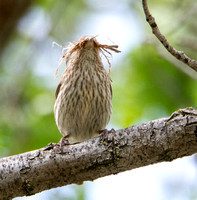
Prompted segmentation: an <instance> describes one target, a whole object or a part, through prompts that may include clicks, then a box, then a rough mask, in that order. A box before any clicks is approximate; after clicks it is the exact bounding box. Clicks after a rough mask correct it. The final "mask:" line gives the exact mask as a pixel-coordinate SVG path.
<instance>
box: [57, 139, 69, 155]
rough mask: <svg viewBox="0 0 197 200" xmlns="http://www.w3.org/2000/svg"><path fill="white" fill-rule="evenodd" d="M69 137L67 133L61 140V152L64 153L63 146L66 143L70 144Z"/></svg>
mask: <svg viewBox="0 0 197 200" xmlns="http://www.w3.org/2000/svg"><path fill="white" fill-rule="evenodd" d="M68 137H69V135H65V136H64V137H62V138H61V140H60V141H59V144H60V153H63V146H64V145H69V144H70V143H69V141H68Z"/></svg>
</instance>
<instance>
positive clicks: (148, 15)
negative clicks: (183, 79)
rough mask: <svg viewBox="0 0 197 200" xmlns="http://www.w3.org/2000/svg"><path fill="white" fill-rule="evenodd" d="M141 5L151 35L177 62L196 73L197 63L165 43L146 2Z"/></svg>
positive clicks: (143, 0)
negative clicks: (150, 29)
mask: <svg viewBox="0 0 197 200" xmlns="http://www.w3.org/2000/svg"><path fill="white" fill-rule="evenodd" d="M142 5H143V9H144V13H145V16H146V21H147V22H148V23H149V25H150V27H151V28H152V32H153V34H154V35H155V36H156V37H157V38H158V39H159V41H160V42H161V43H162V44H163V46H164V47H165V48H166V49H167V50H168V51H169V52H170V53H171V54H172V55H173V56H174V57H176V58H177V59H178V60H180V61H182V62H183V63H185V64H187V65H188V66H189V67H191V68H192V69H193V70H195V71H197V61H196V60H193V59H191V58H189V57H188V56H187V55H186V54H185V53H184V52H183V51H177V50H176V49H175V48H174V47H172V45H171V44H170V43H169V42H168V41H167V39H166V38H165V36H164V35H163V34H162V33H161V32H160V30H159V27H158V25H157V23H156V21H155V19H154V17H153V16H152V15H151V13H150V11H149V8H148V4H147V0H142Z"/></svg>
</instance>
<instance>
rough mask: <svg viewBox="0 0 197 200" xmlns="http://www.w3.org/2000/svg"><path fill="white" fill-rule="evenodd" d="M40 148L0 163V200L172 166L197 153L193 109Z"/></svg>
mask: <svg viewBox="0 0 197 200" xmlns="http://www.w3.org/2000/svg"><path fill="white" fill-rule="evenodd" d="M58 152H59V147H58V146H57V145H56V146H54V145H49V146H47V147H45V148H43V149H39V150H35V151H31V152H27V153H24V154H20V155H15V156H11V157H6V158H3V159H1V160H0V199H10V198H13V197H17V196H24V195H32V194H35V193H38V192H41V191H43V190H47V189H50V188H54V187H59V186H64V185H68V184H72V183H76V184H81V183H83V181H90V180H91V181H92V180H95V179H97V178H100V177H104V176H107V175H110V174H117V173H119V172H123V171H126V170H131V169H134V168H138V167H142V166H146V165H150V164H154V163H158V162H163V161H171V160H173V159H176V158H180V157H183V156H189V155H192V154H194V153H196V152H197V110H195V109H193V108H188V109H182V110H179V111H177V112H175V113H173V115H171V117H169V118H162V119H158V120H155V121H151V122H147V123H144V124H140V125H135V126H131V127H129V128H125V129H121V130H118V131H116V132H115V133H110V134H109V135H108V136H106V137H105V138H101V136H98V137H95V138H93V139H90V140H88V141H85V142H82V143H79V144H75V145H67V146H64V153H63V154H60V153H58Z"/></svg>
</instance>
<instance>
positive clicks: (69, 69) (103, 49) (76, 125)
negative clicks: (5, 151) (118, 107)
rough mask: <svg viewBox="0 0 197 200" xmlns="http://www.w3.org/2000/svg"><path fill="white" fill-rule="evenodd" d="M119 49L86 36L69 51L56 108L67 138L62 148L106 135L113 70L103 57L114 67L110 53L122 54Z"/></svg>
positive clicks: (110, 104) (65, 59)
mask: <svg viewBox="0 0 197 200" xmlns="http://www.w3.org/2000/svg"><path fill="white" fill-rule="evenodd" d="M117 48H118V46H117V45H105V44H100V43H99V42H98V41H97V40H96V37H93V36H83V37H81V38H80V39H79V40H78V41H77V42H72V43H70V45H69V46H68V47H67V51H66V53H65V54H64V55H63V56H62V59H61V62H60V64H61V63H62V62H63V61H65V62H66V69H65V71H64V72H63V73H62V75H61V79H60V82H59V84H58V86H57V89H56V93H55V97H56V100H55V105H54V117H55V122H56V124H57V127H58V129H59V131H60V133H61V134H62V136H63V137H62V139H61V140H60V146H62V145H63V144H64V143H66V144H70V142H82V141H85V140H88V139H90V138H92V137H94V136H96V135H98V134H100V133H102V132H104V133H106V130H107V129H105V128H106V126H107V124H108V123H109V120H110V117H111V114H112V102H111V101H112V86H111V78H110V67H111V66H109V72H107V71H106V69H105V67H104V65H103V63H102V59H101V54H103V55H104V56H105V58H106V59H107V61H108V63H109V65H110V62H109V59H108V57H107V56H106V53H107V54H110V55H111V53H110V52H109V51H114V52H117V53H119V52H120V51H119V50H118V49H117ZM58 68H59V66H58ZM58 68H57V71H58ZM56 73H57V72H56Z"/></svg>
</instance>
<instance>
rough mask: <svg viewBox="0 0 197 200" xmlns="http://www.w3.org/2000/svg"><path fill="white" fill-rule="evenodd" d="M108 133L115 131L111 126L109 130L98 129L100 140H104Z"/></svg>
mask: <svg viewBox="0 0 197 200" xmlns="http://www.w3.org/2000/svg"><path fill="white" fill-rule="evenodd" d="M109 133H115V130H114V129H113V128H112V129H111V130H107V129H103V130H101V131H99V134H100V137H101V139H102V140H105V138H106V137H107V136H108V134H109Z"/></svg>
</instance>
